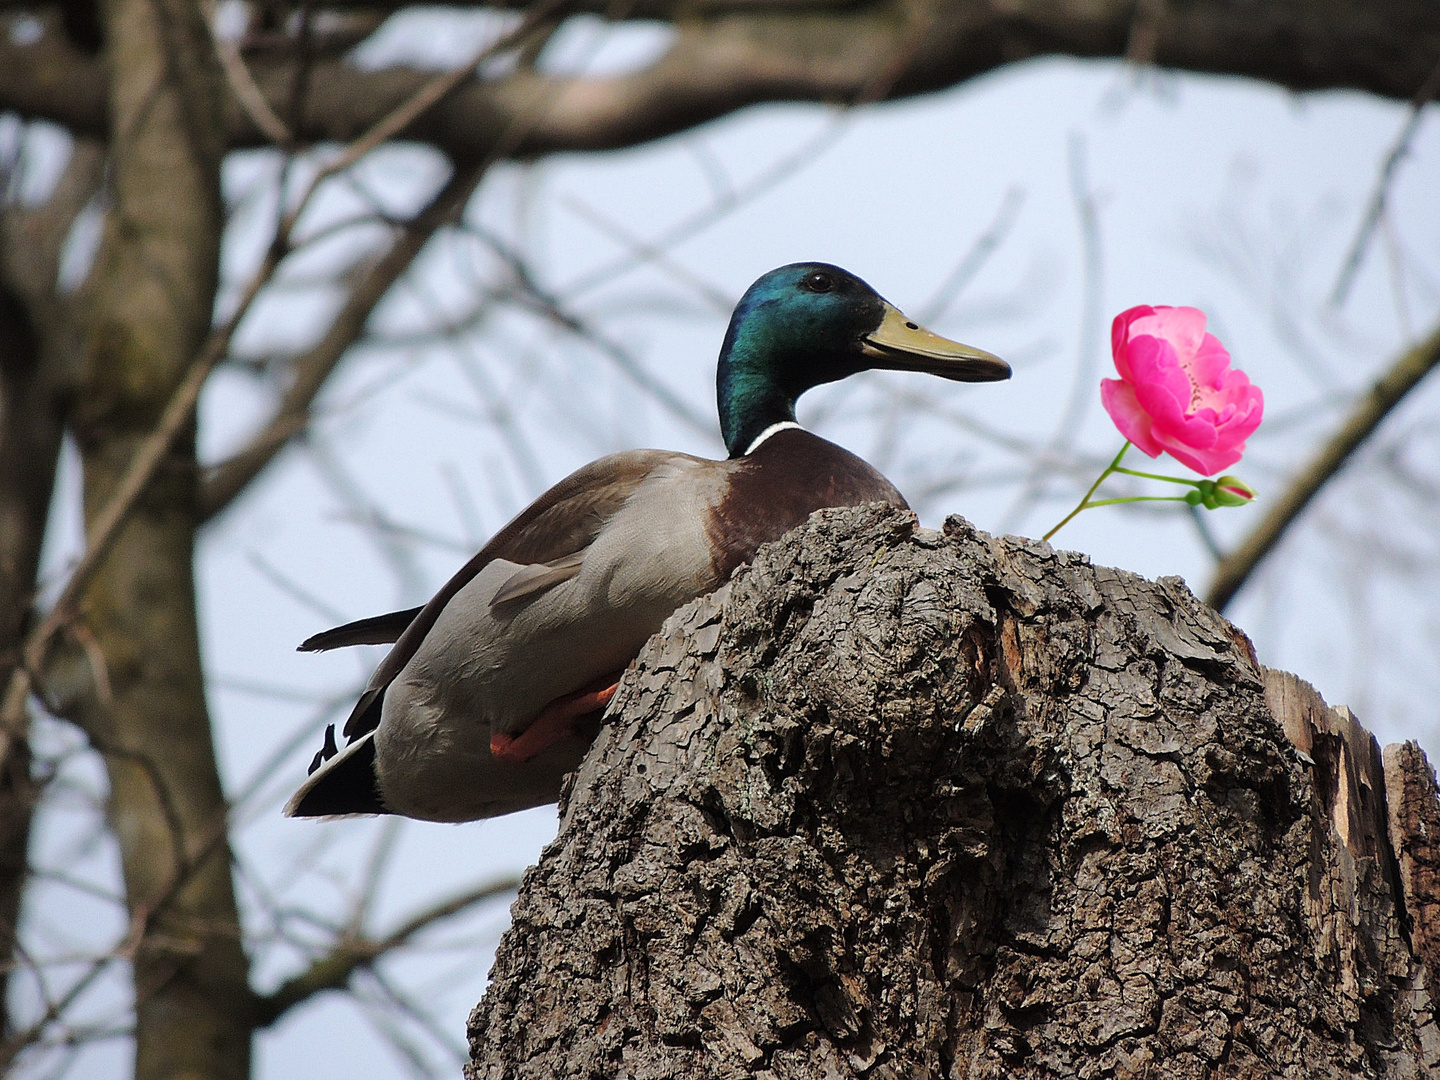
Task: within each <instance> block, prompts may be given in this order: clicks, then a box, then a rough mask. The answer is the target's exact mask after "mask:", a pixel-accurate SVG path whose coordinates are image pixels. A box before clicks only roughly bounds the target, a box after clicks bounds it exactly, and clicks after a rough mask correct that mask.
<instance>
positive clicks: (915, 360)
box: [716, 263, 1010, 457]
mask: <svg viewBox="0 0 1440 1080" xmlns="http://www.w3.org/2000/svg"><path fill="white" fill-rule="evenodd" d="M870 368H887V369H890V370H893V371H925V372H929V373H930V374H931V375H939V376H941V377H942V378H946V379H956V380H959V381H960V382H993V381H995V380H997V379H1008V378H1009V377H1010V365H1009V364H1007V363H1005V361H1004V360H1001V359H1000V358H999V357H998V356H991V355H990V354H989V353H987V352H984V351H982V350H980V349H972V348H971V347H970V346H969V345H961V344H960V343H959V342H958V341H950V340H948V339H946V338H942V337H940V336H939V335H938V334H932V333H931V332H930V331H929V330H926V329H924V328H923V327H921V326H919V325H917V324H916V323H914V322H912V321H911V320H910V319H907V318H906V317H905V316H904V315H903V314H902V313H901V312H900V310H899V309H898V308H896V307H895V306H894V305H893V304H889V303H887V302H886V301H885V300H884V299H882V298H881V297H880V295H879V294H878V293H877V292H876V291H875V290H874V289H872V288H871V287H870V286H869V285H866V284H865V282H863V281H861V280H860V279H859V278H858V277H856V276H855V275H854V274H851V273H849V272H848V271H845V270H841V269H840V268H839V267H838V266H830V265H829V264H828V263H792V264H791V265H789V266H782V267H780V269H778V270H771V271H770V272H769V273H768V274H766V275H765V276H764V277H762V278H760V279H759V280H758V281H756V282H755V284H753V285H751V286H750V288H749V289H747V290H746V291H745V295H744V296H742V297H741V298H740V303H739V304H737V305H736V307H735V314H734V315H732V316H731V317H730V329H729V330H728V331H726V333H725V344H724V345H723V346H722V347H721V349H720V366H719V369H718V371H717V373H716V385H717V390H718V396H719V404H720V431H721V433H722V434H723V435H724V436H725V446H726V448H727V449H728V450H729V451H730V456H731V457H740V456H741V455H743V454H746V453H748V452H749V451H750V449H751V447H752V444H753V443H754V441H755V440H756V438H758V437H759V436H760V434H761V433H762V432H764V431H765V430H766V429H767V428H769V427H770V426H772V425H774V424H778V423H784V422H786V421H794V419H795V399H796V398H798V397H799V396H800V395H801V394H803V393H804V392H805V391H806V390H809V389H810V388H811V387H812V386H819V385H820V384H821V383H827V382H834V381H835V380H837V379H843V378H845V377H846V376H847V375H854V374H855V373H856V372H857V371H866V370H868V369H870Z"/></svg>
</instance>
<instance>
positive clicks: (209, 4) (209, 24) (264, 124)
mask: <svg viewBox="0 0 1440 1080" xmlns="http://www.w3.org/2000/svg"><path fill="white" fill-rule="evenodd" d="M218 12H219V5H218V4H216V2H215V0H201V14H202V15H203V16H204V23H205V29H206V31H207V32H208V33H209V35H210V44H211V47H213V48H214V50H215V56H216V57H217V58H218V59H219V61H220V67H221V69H222V70H223V71H224V72H225V80H226V81H227V82H228V83H229V84H230V89H231V90H233V91H234V93H235V98H236V100H237V101H239V102H240V107H241V108H242V109H244V110H245V115H247V116H248V117H250V119H251V120H252V121H253V122H254V124H255V126H256V127H257V128H259V129H260V130H261V131H262V132H264V133H265V137H266V138H268V139H270V140H271V141H272V142H274V143H275V144H276V145H277V146H281V147H289V146H293V145H294V143H295V136H294V135H293V134H291V132H290V129H289V128H288V127H286V126H285V121H283V120H281V119H280V117H278V116H276V115H275V110H274V109H272V108H270V102H268V101H266V100H265V95H264V94H263V93H261V92H260V87H258V86H257V85H255V76H253V75H251V74H250V68H249V67H248V66H247V65H246V63H245V60H244V59H243V58H242V57H241V55H240V50H239V49H237V48H236V47H235V42H233V41H231V40H230V39H229V38H226V37H222V36H221V35H220V32H219V29H218V28H217V26H216V19H217V17H218Z"/></svg>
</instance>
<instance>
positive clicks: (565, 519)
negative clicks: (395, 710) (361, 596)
mask: <svg viewBox="0 0 1440 1080" xmlns="http://www.w3.org/2000/svg"><path fill="white" fill-rule="evenodd" d="M676 460H684V461H695V460H699V459H696V458H691V457H690V456H689V455H686V454H677V453H674V452H671V451H665V450H627V451H624V452H622V453H619V454H611V455H609V456H608V457H603V458H601V459H600V460H599V461H593V462H591V463H590V464H589V465H586V466H584V467H583V468H581V469H578V470H576V471H575V472H573V473H571V474H570V475H569V476H567V477H566V478H565V479H564V480H561V481H560V482H559V483H558V484H556V485H555V486H554V487H552V488H551V489H550V490H549V491H547V492H545V494H544V495H541V496H540V498H538V499H536V500H535V501H534V502H533V503H531V504H530V505H529V506H528V507H526V508H525V509H524V510H523V511H521V513H520V514H519V515H518V516H517V517H516V518H515V519H514V520H513V521H511V522H510V524H508V525H506V526H505V527H504V528H503V529H501V530H500V531H499V532H498V533H496V534H495V536H494V538H493V539H491V541H490V542H489V543H488V544H486V545H485V546H484V547H483V548H482V549H481V550H480V551H479V553H478V554H476V555H475V557H474V558H472V559H471V560H470V561H469V562H468V563H466V564H465V565H464V566H462V567H461V568H460V570H459V571H458V572H457V573H456V574H455V576H454V577H452V578H451V579H450V580H449V581H447V582H446V583H445V585H444V586H443V587H442V588H441V589H440V591H439V592H437V593H436V594H435V595H434V597H432V598H431V600H430V602H429V603H427V604H426V605H425V606H424V607H422V608H421V609H420V610H419V611H418V612H417V613H416V614H415V616H414V617H413V618H412V619H410V620H409V622H408V624H407V625H406V626H405V628H404V630H403V632H401V633H400V635H399V637H398V639H397V640H396V641H395V647H394V648H393V649H391V650H390V652H389V653H388V654H387V655H386V656H385V659H384V660H383V661H381V663H380V666H379V667H378V668H376V669H375V674H374V675H372V676H371V677H370V682H369V684H368V685H367V687H366V689H365V692H364V693H363V694H362V695H361V696H360V700H359V701H357V702H356V703H355V708H354V710H352V711H351V713H350V717H349V719H347V720H346V722H345V727H344V734H345V736H346V737H347V738H348V739H350V740H354V739H356V738H358V737H359V736H360V735H363V734H364V733H365V732H367V731H371V730H373V729H374V728H375V726H376V725H377V724H378V723H379V720H380V709H379V705H380V699H381V697H382V695H383V694H384V691H385V687H386V686H388V685H389V684H390V682H391V681H392V680H393V679H394V678H395V676H396V675H398V674H399V673H400V672H401V670H402V669H403V668H404V667H405V665H406V664H407V663H409V662H410V658H411V657H413V656H414V655H415V650H416V649H417V648H418V647H419V645H420V642H421V641H423V640H424V638H425V635H426V634H427V633H428V632H429V631H430V628H431V627H432V626H434V625H435V620H436V618H438V617H439V614H440V612H441V611H443V610H444V608H445V605H446V604H448V603H449V602H450V601H451V599H453V598H454V596H455V594H456V593H458V592H459V591H460V590H461V589H462V588H463V587H464V586H465V585H466V584H468V583H469V582H470V581H471V579H473V578H474V577H475V575H476V574H478V573H479V572H480V571H481V570H483V569H484V568H485V567H486V566H488V565H489V564H490V563H491V562H493V561H494V560H495V559H505V560H507V561H509V562H514V563H519V564H521V565H522V567H524V568H525V569H523V570H521V571H520V572H519V573H517V574H516V575H515V578H512V580H511V581H510V582H507V583H506V585H505V586H504V587H503V588H502V590H501V592H502V594H504V599H507V600H514V599H518V598H519V597H520V596H523V595H531V594H533V593H535V592H538V591H540V590H541V589H545V588H550V587H552V586H554V585H556V584H558V583H559V582H560V581H563V580H566V578H568V577H570V576H573V574H574V572H575V571H576V570H577V569H578V568H579V565H580V560H581V559H582V558H583V553H584V550H585V548H587V547H588V546H589V545H590V543H591V541H593V540H594V539H595V537H596V536H597V535H598V534H599V532H600V530H601V528H603V527H604V525H605V522H606V521H608V520H609V519H610V518H611V517H612V516H614V514H615V513H616V512H617V511H619V510H620V508H621V507H622V506H624V505H625V501H626V500H627V499H629V498H630V496H631V494H632V493H634V491H635V489H636V488H638V487H639V486H640V484H641V483H643V482H644V480H645V478H646V477H647V476H649V475H650V474H651V472H653V471H654V470H655V469H656V468H658V467H660V466H662V465H664V464H666V463H667V462H672V461H676ZM537 568H538V569H537ZM516 579H520V580H516ZM496 600H497V602H500V600H501V598H500V597H497V598H496ZM401 614H405V613H396V617H398V616H399V615H401ZM379 618H380V619H382V620H383V619H384V618H386V616H380V617H379ZM362 621H363V620H362ZM350 625H356V624H350ZM344 629H346V628H345V627H338V628H337V629H336V630H335V631H327V634H329V633H338V632H339V631H342V630H344ZM317 636H318V637H325V636H326V635H324V634H322V635H317ZM312 640H313V639H312Z"/></svg>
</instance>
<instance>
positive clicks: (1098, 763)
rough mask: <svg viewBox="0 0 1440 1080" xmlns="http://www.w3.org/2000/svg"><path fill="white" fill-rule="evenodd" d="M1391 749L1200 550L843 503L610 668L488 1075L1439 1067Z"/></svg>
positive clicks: (1412, 863) (1376, 1071) (1412, 791)
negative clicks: (1140, 566) (1156, 569)
mask: <svg viewBox="0 0 1440 1080" xmlns="http://www.w3.org/2000/svg"><path fill="white" fill-rule="evenodd" d="M1277 716H1278V717H1279V718H1278V719H1277ZM1287 730H1288V731H1290V732H1291V735H1290V736H1289V737H1287ZM1297 743H1298V745H1297ZM1391 756H1392V757H1393V758H1395V764H1394V766H1393V767H1388V768H1387V767H1385V766H1384V765H1382V761H1381V755H1380V753H1379V750H1378V748H1377V747H1376V746H1375V744H1374V741H1373V740H1372V739H1371V738H1370V737H1369V736H1368V735H1367V734H1365V733H1364V731H1363V729H1361V728H1360V727H1359V725H1358V724H1356V723H1355V722H1354V721H1353V718H1351V717H1349V715H1348V714H1347V713H1344V712H1343V711H1336V710H1330V709H1327V708H1326V707H1325V706H1324V703H1323V702H1321V701H1320V699H1319V697H1318V695H1316V694H1315V693H1314V691H1313V690H1310V689H1309V688H1308V687H1306V686H1305V685H1304V684H1302V683H1300V682H1299V680H1296V679H1294V678H1293V677H1291V676H1284V675H1282V674H1279V673H1267V672H1266V671H1265V670H1264V669H1262V668H1261V667H1260V666H1259V665H1258V664H1257V663H1256V661H1255V658H1254V654H1253V652H1252V650H1251V647H1250V644H1249V642H1248V640H1247V639H1246V638H1245V637H1244V635H1243V634H1241V633H1240V632H1239V631H1237V630H1236V629H1235V628H1234V627H1232V626H1231V625H1230V624H1229V623H1227V622H1226V621H1225V620H1224V619H1223V618H1221V617H1220V616H1219V615H1217V614H1216V613H1214V612H1213V611H1212V610H1211V609H1209V608H1206V607H1204V606H1203V605H1202V604H1200V603H1199V602H1198V601H1197V600H1196V599H1195V597H1194V596H1193V595H1191V593H1190V592H1189V590H1188V589H1187V588H1186V587H1185V585H1184V583H1183V582H1182V581H1180V580H1179V579H1174V578H1170V579H1162V580H1160V581H1158V582H1151V581H1147V580H1144V579H1142V578H1139V577H1137V576H1135V575H1133V574H1128V573H1125V572H1123V571H1118V570H1113V569H1109V568H1106V567H1098V566H1092V565H1091V564H1090V563H1089V562H1088V560H1086V559H1085V558H1084V557H1083V556H1081V555H1077V554H1074V553H1070V552H1057V551H1052V550H1051V549H1050V548H1049V547H1048V546H1046V545H1044V544H1042V543H1038V542H1029V541H1024V540H1020V539H1016V538H1011V537H1003V538H994V537H990V536H987V535H985V534H983V533H979V532H977V531H975V530H973V529H972V528H971V527H970V526H969V525H968V524H967V523H965V522H964V521H962V520H960V519H958V518H952V519H950V520H949V521H948V522H947V523H946V527H945V531H944V532H943V533H941V532H934V531H929V530H924V529H918V528H917V527H916V525H915V522H914V519H913V518H912V517H910V516H909V515H906V514H901V513H898V512H895V511H892V510H888V509H882V508H878V507H871V508H861V509H858V510H842V511H826V512H823V513H822V514H820V515H817V516H816V517H815V518H813V519H812V520H811V522H810V524H808V525H807V526H805V527H804V528H802V529H800V530H798V531H797V532H795V533H792V534H791V535H790V537H788V538H787V539H786V540H784V541H782V542H781V543H779V544H777V545H774V546H771V547H769V548H767V549H765V550H763V551H762V552H761V554H760V556H759V558H758V559H757V560H756V562H755V564H754V565H753V566H752V567H751V568H749V569H747V570H743V571H741V572H740V573H739V574H738V575H737V576H736V578H735V579H733V580H732V582H731V583H730V584H729V585H727V586H726V587H725V588H723V589H722V590H720V591H719V592H717V593H716V594H714V595H712V596H710V597H705V598H702V599H701V600H699V601H697V602H695V603H694V604H692V605H690V606H688V607H687V608H685V609H682V610H681V611H680V612H678V613H677V614H676V615H675V616H674V617H673V619H672V620H671V621H670V622H669V623H668V624H667V626H666V628H665V631H664V632H662V633H661V634H660V635H658V636H657V637H656V638H655V639H654V640H652V642H651V643H650V645H649V646H648V647H647V649H646V651H645V652H644V653H643V654H642V655H641V657H640V659H639V661H638V662H637V665H636V668H635V670H633V671H632V672H631V673H630V674H629V675H628V676H627V677H626V679H625V680H624V682H623V684H622V687H621V691H620V694H619V696H618V697H617V703H616V705H615V706H614V707H613V709H612V713H611V719H610V721H609V723H608V724H607V726H606V727H605V729H604V730H603V731H602V733H601V735H600V737H599V740H598V741H597V743H596V745H595V747H594V748H593V750H592V752H591V753H590V755H589V756H588V758H587V759H586V762H585V763H584V765H583V766H582V767H581V769H580V771H579V772H578V773H577V774H576V776H575V778H574V780H573V782H572V786H571V788H570V791H569V792H568V797H567V799H566V801H565V802H564V803H563V804H562V823H561V830H560V834H559V836H558V838H557V839H556V841H555V842H554V843H553V844H552V845H551V846H550V847H549V848H548V849H547V851H546V852H545V855H544V857H543V858H542V860H541V862H540V864H539V865H538V866H537V867H535V868H534V869H533V870H531V871H530V872H529V873H528V874H527V876H526V879H525V882H524V884H523V885H522V888H521V892H520V897H519V899H518V901H517V902H516V904H515V907H514V909H513V917H514V924H513V927H512V929H511V930H510V931H509V933H508V934H507V935H506V937H505V938H504V940H503V941H502V943H501V946H500V950H499V952H498V955H497V960H496V966H495V970H494V973H493V982H492V985H491V988H490V990H489V992H488V993H487V994H486V997H485V999H484V1001H483V1002H482V1003H481V1004H480V1005H479V1006H478V1007H477V1009H476V1011H475V1013H474V1014H473V1016H472V1020H471V1032H470V1036H471V1050H472V1055H473V1060H472V1063H471V1065H470V1068H469V1076H470V1077H471V1078H472V1080H481V1078H484V1080H499V1078H501V1077H505V1078H511V1077H514V1078H522V1077H537V1078H538V1077H547V1078H549V1077H580V1076H584V1077H612V1076H613V1077H620V1076H626V1077H646V1078H651V1080H660V1078H666V1077H676V1078H679V1077H685V1078H694V1077H741V1076H757V1077H765V1078H782V1077H795V1078H801V1077H804V1078H813V1077H827V1078H829V1077H835V1078H843V1077H860V1076H866V1077H871V1078H885V1077H895V1078H899V1077H905V1078H911V1077H917V1078H918V1077H942V1076H945V1077H982V1076H993V1077H1102V1076H1114V1077H1126V1076H1137V1077H1138V1076H1161V1075H1163V1076H1167V1077H1174V1078H1181V1077H1196V1078H1200V1077H1212V1076H1221V1075H1223V1076H1229V1077H1275V1076H1285V1077H1296V1078H1300V1077H1305V1078H1314V1077H1336V1078H1339V1077H1355V1076H1373V1077H1421V1076H1425V1075H1430V1074H1431V1070H1433V1069H1435V1068H1437V1067H1440V1032H1437V1028H1436V1024H1435V1018H1434V1015H1433V1010H1434V1003H1433V1001H1432V998H1431V993H1430V990H1429V987H1430V986H1432V985H1433V984H1434V971H1435V964H1434V957H1435V953H1434V943H1435V941H1436V937H1435V927H1436V921H1435V920H1436V913H1437V888H1436V886H1435V881H1436V880H1437V878H1436V871H1435V868H1436V866H1437V863H1440V860H1437V858H1436V856H1435V852H1434V850H1433V841H1432V840H1430V839H1429V837H1431V836H1433V835H1434V833H1433V831H1429V832H1427V831H1426V830H1427V829H1430V830H1433V828H1434V827H1435V824H1436V822H1437V812H1440V803H1437V800H1436V789H1435V781H1434V776H1433V774H1432V773H1431V772H1430V770H1429V767H1428V765H1427V764H1426V763H1425V762H1424V760H1423V756H1422V755H1420V753H1419V751H1418V749H1417V748H1414V747H1413V746H1410V747H1406V748H1396V749H1393V750H1392V754H1391ZM1402 759H1403V760H1402ZM1392 803H1393V804H1395V811H1394V813H1392V812H1391V809H1390V805H1391V804H1392ZM1392 837H1393V838H1392ZM1394 838H1398V839H1394ZM1397 852H1398V855H1399V857H1398V858H1397Z"/></svg>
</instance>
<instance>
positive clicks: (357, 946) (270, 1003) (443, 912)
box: [254, 878, 520, 1028]
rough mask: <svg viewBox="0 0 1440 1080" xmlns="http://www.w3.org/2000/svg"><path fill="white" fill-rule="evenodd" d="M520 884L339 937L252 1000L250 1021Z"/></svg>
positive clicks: (497, 885) (341, 981)
mask: <svg viewBox="0 0 1440 1080" xmlns="http://www.w3.org/2000/svg"><path fill="white" fill-rule="evenodd" d="M519 885H520V881H519V879H518V878H504V879H502V880H500V881H495V882H491V883H490V884H488V885H481V886H479V887H477V888H474V889H471V890H469V891H467V892H463V893H460V894H459V895H458V896H453V897H451V898H450V899H449V900H444V901H441V902H440V903H438V904H435V905H433V906H431V907H428V908H426V909H424V910H423V911H420V912H417V913H416V914H415V915H414V916H412V917H411V918H409V919H407V920H406V921H405V922H404V923H402V924H401V925H400V926H398V927H397V928H396V929H395V930H394V931H392V932H391V933H390V934H388V935H386V936H385V937H383V938H365V937H342V938H341V939H340V940H339V941H337V942H336V943H335V947H334V949H333V950H332V951H330V952H329V953H327V954H326V955H324V956H322V957H320V958H319V959H318V960H316V961H315V962H314V963H312V964H311V965H310V966H309V967H308V968H307V969H305V971H303V972H301V973H300V974H299V975H296V976H294V977H293V978H290V979H287V980H286V981H285V982H283V983H281V984H280V985H279V986H278V987H276V989H275V990H274V991H272V992H271V993H269V994H263V995H260V996H258V997H257V998H256V1000H255V1013H254V1020H255V1026H256V1027H257V1028H261V1027H268V1026H269V1025H271V1024H273V1023H274V1022H275V1021H276V1020H278V1019H280V1017H282V1016H284V1015H285V1013H287V1012H288V1011H289V1010H291V1009H293V1008H294V1007H295V1006H296V1005H299V1004H302V1003H303V1002H306V1001H308V1000H310V999H311V998H312V997H314V996H315V995H316V994H320V993H323V992H324V991H326V990H339V989H342V988H343V987H344V986H345V985H346V983H348V982H349V981H350V976H351V975H353V974H355V972H356V970H357V969H359V968H362V967H368V966H369V965H371V964H373V963H374V962H375V961H376V960H378V959H380V958H381V957H382V956H384V955H385V954H386V953H389V952H392V951H394V950H395V949H398V948H400V947H401V946H402V945H404V944H406V943H407V942H408V941H409V940H410V939H411V938H413V937H414V936H415V935H416V934H418V933H419V932H420V931H422V930H424V929H426V928H428V927H430V926H432V925H433V924H435V923H437V922H440V921H441V920H443V919H448V918H450V917H452V916H454V915H459V914H460V913H461V912H464V911H466V910H468V909H470V908H472V907H474V906H475V905H476V904H479V903H482V902H483V901H485V900H489V899H491V898H492V897H495V896H499V895H501V894H503V893H507V892H513V891H514V890H515V889H516V888H518V887H519Z"/></svg>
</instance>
